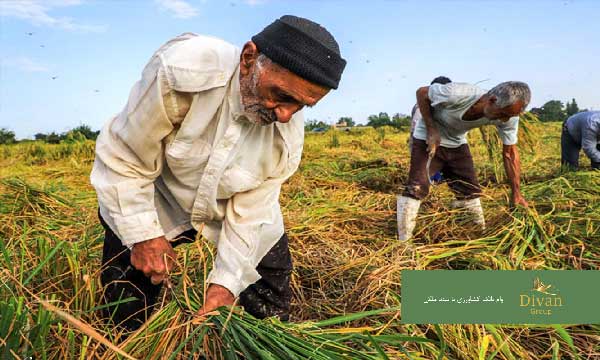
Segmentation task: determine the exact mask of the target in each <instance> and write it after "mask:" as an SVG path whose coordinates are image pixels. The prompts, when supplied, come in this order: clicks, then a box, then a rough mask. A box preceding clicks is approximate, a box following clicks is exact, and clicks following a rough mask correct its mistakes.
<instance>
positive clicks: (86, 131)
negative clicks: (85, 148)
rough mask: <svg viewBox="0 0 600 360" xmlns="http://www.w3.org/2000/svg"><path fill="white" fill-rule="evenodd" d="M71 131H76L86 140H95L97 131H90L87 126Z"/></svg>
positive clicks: (80, 126)
mask: <svg viewBox="0 0 600 360" xmlns="http://www.w3.org/2000/svg"><path fill="white" fill-rule="evenodd" d="M71 131H76V132H78V133H80V134H81V135H83V136H85V138H86V139H90V140H96V138H97V137H98V134H99V133H100V132H99V131H92V128H91V127H89V126H88V125H79V126H78V127H76V128H74V129H72V130H71Z"/></svg>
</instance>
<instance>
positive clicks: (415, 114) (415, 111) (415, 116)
mask: <svg viewBox="0 0 600 360" xmlns="http://www.w3.org/2000/svg"><path fill="white" fill-rule="evenodd" d="M451 82H452V80H450V78H447V77H445V76H438V77H436V78H435V79H433V80H432V81H431V83H430V84H429V85H433V84H442V85H444V84H448V83H451ZM421 118H422V116H421V110H419V105H418V104H415V106H413V108H412V111H411V114H410V135H409V136H408V152H409V153H410V149H411V148H412V139H413V136H412V134H413V131H414V130H415V126H416V125H417V121H419V119H421ZM442 177H443V175H442V173H441V172H440V171H438V172H436V173H435V174H433V175H432V176H431V181H432V182H440V181H442Z"/></svg>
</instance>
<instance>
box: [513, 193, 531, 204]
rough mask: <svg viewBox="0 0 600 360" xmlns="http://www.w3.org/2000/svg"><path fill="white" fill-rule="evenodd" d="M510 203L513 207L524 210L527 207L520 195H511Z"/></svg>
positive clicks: (525, 201)
mask: <svg viewBox="0 0 600 360" xmlns="http://www.w3.org/2000/svg"><path fill="white" fill-rule="evenodd" d="M511 203H512V205H513V206H518V205H521V206H524V207H526V208H528V207H529V203H527V200H525V198H524V197H523V195H521V193H516V194H513V195H512V199H511Z"/></svg>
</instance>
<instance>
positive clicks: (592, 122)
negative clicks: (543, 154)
mask: <svg viewBox="0 0 600 360" xmlns="http://www.w3.org/2000/svg"><path fill="white" fill-rule="evenodd" d="M560 147H561V162H562V165H563V166H565V167H567V168H568V169H571V170H578V169H579V151H580V150H581V149H583V153H584V154H586V155H587V157H589V158H590V160H591V162H592V169H600V111H584V112H580V113H577V114H575V115H573V116H571V117H569V118H568V119H567V120H566V121H565V122H564V123H563V130H562V135H561V138H560Z"/></svg>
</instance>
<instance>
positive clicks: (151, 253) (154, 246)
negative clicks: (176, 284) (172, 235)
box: [131, 236, 176, 285]
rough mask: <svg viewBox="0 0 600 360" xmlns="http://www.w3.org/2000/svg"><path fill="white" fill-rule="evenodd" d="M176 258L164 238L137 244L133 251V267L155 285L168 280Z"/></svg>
mask: <svg viewBox="0 0 600 360" xmlns="http://www.w3.org/2000/svg"><path fill="white" fill-rule="evenodd" d="M175 258H176V255H175V251H173V247H172V246H171V244H169V242H168V241H167V239H166V238H165V237H164V236H161V237H157V238H154V239H150V240H146V241H143V242H140V243H137V244H135V245H133V248H132V249H131V265H133V267H134V268H136V269H138V270H140V271H142V272H143V273H144V275H146V276H147V277H149V278H150V281H151V282H152V283H153V284H154V285H158V284H160V283H161V282H163V281H164V280H165V279H166V274H167V273H168V272H169V271H170V270H171V268H172V267H173V264H174V263H175Z"/></svg>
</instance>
